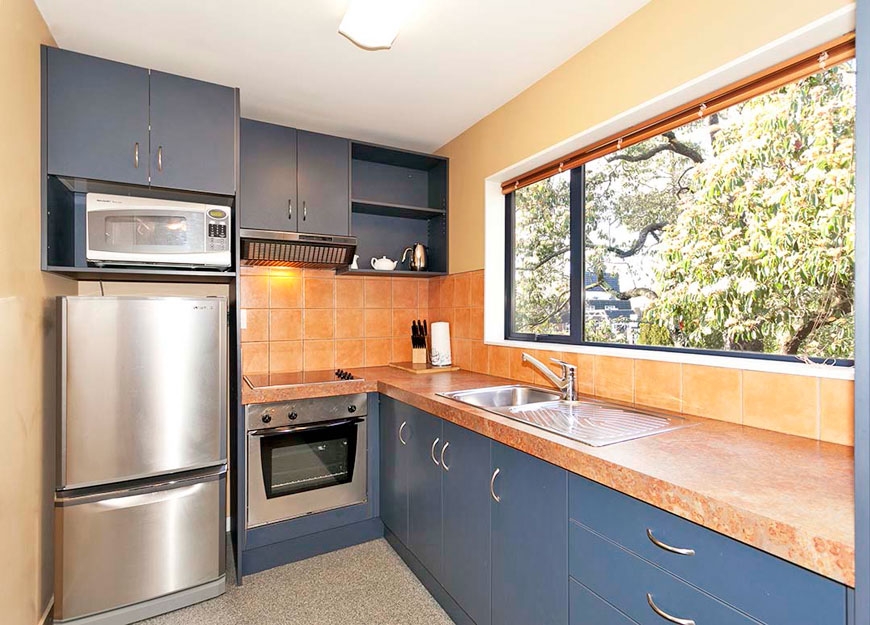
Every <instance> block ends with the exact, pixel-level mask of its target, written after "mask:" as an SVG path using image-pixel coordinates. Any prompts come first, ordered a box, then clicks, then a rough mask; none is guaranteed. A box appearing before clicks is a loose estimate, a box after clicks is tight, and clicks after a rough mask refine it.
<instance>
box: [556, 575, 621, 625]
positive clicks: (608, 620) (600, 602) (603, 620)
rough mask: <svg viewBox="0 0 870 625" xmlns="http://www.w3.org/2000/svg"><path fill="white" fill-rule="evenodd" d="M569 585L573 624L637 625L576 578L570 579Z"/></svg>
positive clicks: (570, 612) (570, 619)
mask: <svg viewBox="0 0 870 625" xmlns="http://www.w3.org/2000/svg"><path fill="white" fill-rule="evenodd" d="M569 586H570V587H569V589H568V592H569V593H570V597H569V599H570V604H569V606H568V607H569V617H570V618H569V622H570V624H571V625H637V622H636V621H632V620H631V619H630V618H628V617H627V616H626V615H625V614H623V613H622V612H620V611H619V610H617V609H616V608H614V607H613V606H612V605H610V604H609V603H607V602H606V601H605V600H604V599H602V598H601V597H599V596H598V595H596V594H595V593H593V592H592V591H591V590H589V589H588V588H586V586H584V585H583V584H580V583H579V582H577V580H576V579H572V580H570V584H569Z"/></svg>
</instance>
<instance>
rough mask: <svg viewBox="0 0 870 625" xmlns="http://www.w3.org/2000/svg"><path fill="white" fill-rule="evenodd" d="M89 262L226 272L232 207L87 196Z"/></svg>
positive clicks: (95, 195) (101, 195)
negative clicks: (224, 270) (205, 268)
mask: <svg viewBox="0 0 870 625" xmlns="http://www.w3.org/2000/svg"><path fill="white" fill-rule="evenodd" d="M85 215H86V224H87V225H86V228H85V231H86V233H87V242H86V248H87V255H86V258H87V261H88V262H89V263H93V264H96V265H131V264H133V265H155V266H168V267H207V268H214V269H225V268H227V267H229V266H230V265H231V264H232V257H231V248H230V233H231V229H230V224H231V221H230V208H229V207H227V206H216V205H211V204H198V203H193V202H175V201H171V200H154V199H149V198H141V197H129V196H125V195H108V194H105V193H88V194H87V196H86V200H85Z"/></svg>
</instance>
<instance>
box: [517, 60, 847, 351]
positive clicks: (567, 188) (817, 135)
mask: <svg viewBox="0 0 870 625" xmlns="http://www.w3.org/2000/svg"><path fill="white" fill-rule="evenodd" d="M854 121H855V68H854V62H853V61H848V62H844V63H840V64H838V65H835V66H833V67H825V68H824V69H822V70H821V71H816V72H815V73H813V74H811V75H808V76H805V77H803V78H802V79H800V80H797V81H794V82H791V83H788V84H785V85H784V86H780V87H778V88H776V89H775V90H774V91H768V92H766V93H762V94H761V95H754V97H751V98H749V99H746V100H744V101H741V102H739V103H737V104H734V105H732V106H729V107H726V108H721V109H720V110H718V111H716V112H715V113H713V114H704V110H703V108H701V109H699V114H698V115H697V116H695V118H694V119H693V120H692V121H688V122H687V123H682V124H681V125H679V126H677V127H673V128H671V129H669V130H667V131H666V132H663V133H660V134H658V135H657V136H653V137H651V138H647V139H645V140H642V141H639V142H634V143H633V144H631V145H629V146H628V147H622V145H621V144H618V145H616V146H615V149H612V150H609V151H607V153H605V154H602V155H600V156H598V157H597V158H593V159H591V160H588V161H586V162H584V163H583V164H582V165H580V166H579V167H575V168H574V169H572V170H569V171H562V172H558V173H556V174H555V175H552V176H550V177H547V178H545V179H543V180H539V181H537V182H534V183H533V184H530V185H527V186H523V187H519V185H517V186H518V188H516V189H515V190H513V191H511V192H509V193H508V194H507V195H506V200H507V201H506V208H507V223H508V227H507V232H508V241H507V243H508V246H509V248H510V249H509V253H508V263H507V265H508V266H507V272H508V273H507V277H508V280H507V283H508V300H509V301H508V305H507V308H508V310H507V315H506V323H507V327H506V334H507V336H508V338H516V339H537V340H546V341H563V342H571V343H599V344H601V343H604V344H616V345H635V346H648V347H659V348H671V349H675V348H676V349H691V350H713V351H728V352H732V353H736V352H742V353H756V354H778V355H782V356H787V357H809V358H814V359H823V360H830V359H836V360H848V359H851V358H852V357H853V354H854V321H853V307H854V298H853V291H854V276H855V267H854V240H855V236H854V235H855V232H854V176H855V172H854V159H853V151H854V146H853V140H854ZM510 252H512V253H510ZM581 277H582V280H581V279H580V278H581Z"/></svg>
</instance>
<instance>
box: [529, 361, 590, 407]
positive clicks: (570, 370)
mask: <svg viewBox="0 0 870 625" xmlns="http://www.w3.org/2000/svg"><path fill="white" fill-rule="evenodd" d="M550 360H551V361H553V362H555V363H556V364H557V365H559V366H560V367H562V377H561V378H560V377H559V376H557V375H556V374H555V373H553V371H552V370H551V369H550V367H548V366H547V365H545V364H544V363H542V362H541V361H540V360H538V359H537V358H533V357H532V356H529V355H528V354H527V353H525V352H523V362H528V363H531V364H533V365H534V366H535V368H536V369H538V371H540V372H541V374H542V375H543V376H544V377H545V378H547V379H548V380H549V381H550V382H552V383H553V385H554V386H555V387H556V388H558V389H559V390H560V391H562V394H563V395H564V396H565V401H577V367H576V366H575V365H572V364H571V363H569V362H565V361H564V360H559V359H558V358H550Z"/></svg>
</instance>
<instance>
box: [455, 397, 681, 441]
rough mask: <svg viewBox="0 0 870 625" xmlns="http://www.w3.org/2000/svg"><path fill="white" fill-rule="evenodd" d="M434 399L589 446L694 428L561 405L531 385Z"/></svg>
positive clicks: (610, 408)
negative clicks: (472, 408)
mask: <svg viewBox="0 0 870 625" xmlns="http://www.w3.org/2000/svg"><path fill="white" fill-rule="evenodd" d="M438 394H439V395H441V396H442V397H447V398H449V399H454V400H456V401H460V402H463V403H466V404H469V405H472V406H476V407H478V408H483V409H484V410H488V411H489V412H492V413H494V414H497V415H501V416H503V417H508V418H509V419H514V420H516V421H522V422H523V423H527V424H529V425H532V426H534V427H537V428H540V429H542V430H547V431H548V432H554V433H555V434H559V435H561V436H564V437H566V438H570V439H571V440H575V441H578V442H580V443H584V444H586V445H590V446H592V447H603V446H604V445H612V444H614V443H621V442H623V441H628V440H632V439H635V438H641V437H644V436H652V435H653V434H661V433H663V432H670V431H673V430H678V429H680V428H685V427H690V426H692V425H696V423H694V422H692V421H689V420H688V419H684V418H682V417H677V416H672V415H665V414H659V413H653V412H644V411H640V410H634V409H631V408H622V407H619V406H614V405H611V404H607V403H605V402H600V401H596V400H581V401H565V400H563V399H562V395H561V394H560V393H556V392H554V391H547V390H545V389H540V388H536V387H534V386H522V385H514V386H495V387H490V388H478V389H472V390H468V391H454V392H450V393H438Z"/></svg>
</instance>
